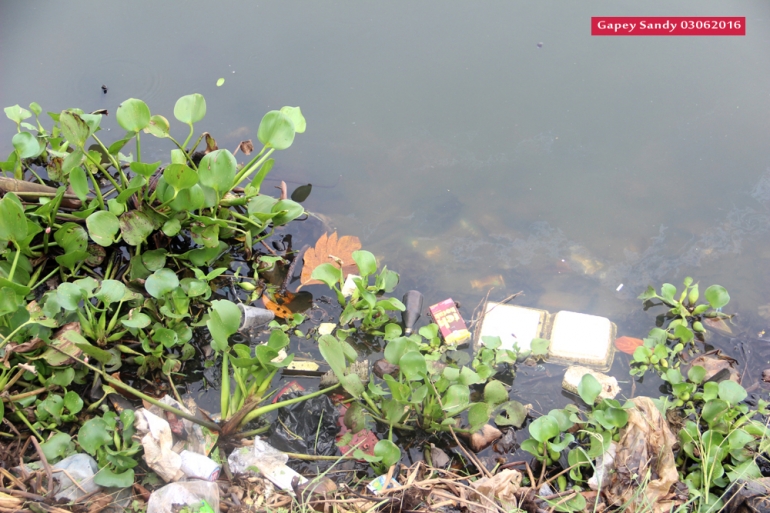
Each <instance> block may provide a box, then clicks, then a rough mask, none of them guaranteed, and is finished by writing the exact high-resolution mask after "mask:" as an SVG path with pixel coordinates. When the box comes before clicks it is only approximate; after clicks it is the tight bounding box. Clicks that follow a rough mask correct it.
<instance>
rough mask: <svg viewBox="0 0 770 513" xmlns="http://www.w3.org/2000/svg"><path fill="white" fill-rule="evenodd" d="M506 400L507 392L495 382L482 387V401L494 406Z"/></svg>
mask: <svg viewBox="0 0 770 513" xmlns="http://www.w3.org/2000/svg"><path fill="white" fill-rule="evenodd" d="M507 400H508V390H506V388H505V385H503V384H502V383H501V382H499V381H497V380H492V381H490V382H489V383H487V385H486V386H485V387H484V401H486V402H488V403H489V404H491V405H493V406H495V405H498V404H500V403H504V402H506V401H507Z"/></svg>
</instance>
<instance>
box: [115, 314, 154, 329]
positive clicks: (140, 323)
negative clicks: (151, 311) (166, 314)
mask: <svg viewBox="0 0 770 513" xmlns="http://www.w3.org/2000/svg"><path fill="white" fill-rule="evenodd" d="M151 321H152V319H150V316H149V315H147V314H143V313H141V312H138V313H134V314H132V315H131V318H130V319H127V318H124V319H121V320H120V322H121V323H122V324H123V326H125V327H126V328H139V329H141V328H146V327H147V326H149V325H150V322H151Z"/></svg>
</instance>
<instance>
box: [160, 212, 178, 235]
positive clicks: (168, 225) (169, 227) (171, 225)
mask: <svg viewBox="0 0 770 513" xmlns="http://www.w3.org/2000/svg"><path fill="white" fill-rule="evenodd" d="M181 229H182V223H181V222H180V221H179V219H177V218H176V217H172V218H171V219H169V220H168V221H166V222H165V223H163V228H161V230H163V233H165V234H166V235H167V236H169V237H173V236H174V235H176V234H177V233H179V230H181Z"/></svg>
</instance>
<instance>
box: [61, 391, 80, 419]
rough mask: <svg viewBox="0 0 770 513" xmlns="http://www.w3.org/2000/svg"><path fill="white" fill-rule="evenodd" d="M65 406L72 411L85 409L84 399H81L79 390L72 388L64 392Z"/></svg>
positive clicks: (76, 411)
mask: <svg viewBox="0 0 770 513" xmlns="http://www.w3.org/2000/svg"><path fill="white" fill-rule="evenodd" d="M64 407H65V408H67V410H68V411H69V412H70V413H73V414H74V413H78V412H80V410H82V409H83V399H81V397H80V395H78V393H77V392H75V391H74V390H70V391H69V392H67V393H66V394H64Z"/></svg>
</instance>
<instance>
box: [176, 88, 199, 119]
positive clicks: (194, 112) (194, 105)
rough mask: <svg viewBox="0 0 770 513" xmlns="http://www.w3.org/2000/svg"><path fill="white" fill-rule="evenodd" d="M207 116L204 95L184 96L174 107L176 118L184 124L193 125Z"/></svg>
mask: <svg viewBox="0 0 770 513" xmlns="http://www.w3.org/2000/svg"><path fill="white" fill-rule="evenodd" d="M205 115H206V100H205V99H204V98H203V95H201V94H198V93H195V94H188V95H187V96H182V97H181V98H179V99H178V100H177V101H176V105H174V117H175V118H176V119H178V120H179V121H181V122H182V123H187V124H188V125H192V124H193V123H197V122H198V121H200V120H201V119H203V117H204V116H205Z"/></svg>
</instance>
